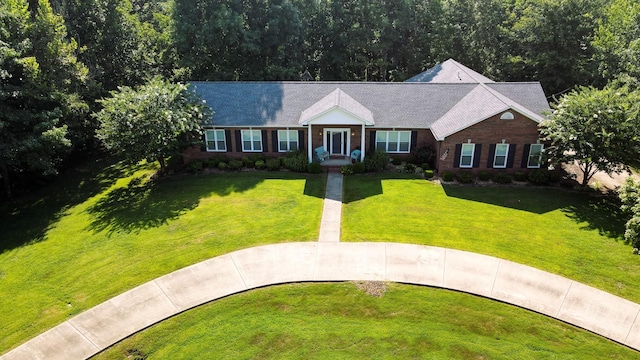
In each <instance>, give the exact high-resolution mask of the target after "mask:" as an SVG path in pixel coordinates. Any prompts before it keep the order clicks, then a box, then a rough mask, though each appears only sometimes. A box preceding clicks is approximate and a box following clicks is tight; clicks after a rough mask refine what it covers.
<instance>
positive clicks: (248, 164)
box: [242, 156, 256, 168]
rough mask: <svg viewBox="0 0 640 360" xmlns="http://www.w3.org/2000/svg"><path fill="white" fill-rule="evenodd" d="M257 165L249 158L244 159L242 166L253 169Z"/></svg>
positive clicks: (244, 157)
mask: <svg viewBox="0 0 640 360" xmlns="http://www.w3.org/2000/svg"><path fill="white" fill-rule="evenodd" d="M255 164H256V161H255V160H252V159H249V158H248V157H247V156H243V157H242V165H243V166H244V167H247V168H252V167H254V166H255Z"/></svg>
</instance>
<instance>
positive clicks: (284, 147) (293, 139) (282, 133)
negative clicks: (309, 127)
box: [278, 130, 298, 152]
mask: <svg viewBox="0 0 640 360" xmlns="http://www.w3.org/2000/svg"><path fill="white" fill-rule="evenodd" d="M296 150H298V131H297V130H278V151H280V152H287V151H296Z"/></svg>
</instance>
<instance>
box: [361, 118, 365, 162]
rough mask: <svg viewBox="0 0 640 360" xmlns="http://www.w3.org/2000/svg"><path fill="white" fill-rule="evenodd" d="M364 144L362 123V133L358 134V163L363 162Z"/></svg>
mask: <svg viewBox="0 0 640 360" xmlns="http://www.w3.org/2000/svg"><path fill="white" fill-rule="evenodd" d="M365 147H366V144H365V143H364V123H362V133H361V134H360V162H363V161H364V148H365Z"/></svg>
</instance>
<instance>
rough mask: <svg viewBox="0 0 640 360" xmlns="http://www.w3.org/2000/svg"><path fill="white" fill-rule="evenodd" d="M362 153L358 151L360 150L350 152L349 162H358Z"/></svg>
mask: <svg viewBox="0 0 640 360" xmlns="http://www.w3.org/2000/svg"><path fill="white" fill-rule="evenodd" d="M361 153H362V152H361V151H360V149H355V150H353V151H352V152H351V162H358V161H360V154H361Z"/></svg>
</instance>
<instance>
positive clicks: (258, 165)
mask: <svg viewBox="0 0 640 360" xmlns="http://www.w3.org/2000/svg"><path fill="white" fill-rule="evenodd" d="M254 166H255V167H256V169H258V170H262V169H264V167H265V164H264V161H263V160H257V161H256V163H255V164H254Z"/></svg>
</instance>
